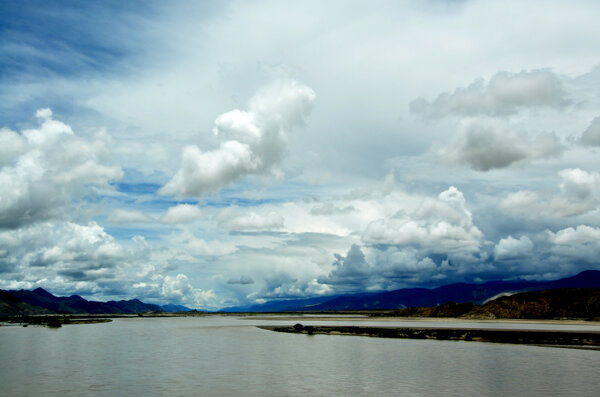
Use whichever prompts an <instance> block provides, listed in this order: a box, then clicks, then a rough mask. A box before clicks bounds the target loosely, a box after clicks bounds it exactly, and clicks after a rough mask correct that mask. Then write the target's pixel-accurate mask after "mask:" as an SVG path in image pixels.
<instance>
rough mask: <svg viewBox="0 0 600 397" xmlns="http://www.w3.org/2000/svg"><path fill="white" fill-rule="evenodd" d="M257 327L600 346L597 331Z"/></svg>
mask: <svg viewBox="0 0 600 397" xmlns="http://www.w3.org/2000/svg"><path fill="white" fill-rule="evenodd" d="M258 328H261V329H265V330H270V331H275V332H288V333H296V334H307V335H355V336H370V337H378V338H400V339H433V340H453V341H468V342H471V341H472V342H490V343H512V344H527V345H540V346H552V347H571V348H586V349H593V350H600V332H593V331H592V332H590V331H583V332H582V331H562V330H561V331H558V330H548V331H546V330H544V331H540V330H516V329H475V328H429V327H426V328H406V327H359V326H311V325H307V326H303V325H302V324H296V325H294V326H259V327H258Z"/></svg>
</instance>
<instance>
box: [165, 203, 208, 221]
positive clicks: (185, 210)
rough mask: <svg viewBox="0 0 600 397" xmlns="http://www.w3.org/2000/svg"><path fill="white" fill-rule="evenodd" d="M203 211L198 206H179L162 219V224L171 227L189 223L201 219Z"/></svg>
mask: <svg viewBox="0 0 600 397" xmlns="http://www.w3.org/2000/svg"><path fill="white" fill-rule="evenodd" d="M201 215H202V211H201V210H200V208H198V206H196V205H191V204H178V205H176V206H175V207H170V208H169V209H168V210H167V213H166V214H164V215H163V216H161V217H160V222H162V223H166V224H169V225H175V224H179V223H189V222H193V221H194V220H196V219H198V218H200V216H201Z"/></svg>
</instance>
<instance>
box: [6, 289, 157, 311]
mask: <svg viewBox="0 0 600 397" xmlns="http://www.w3.org/2000/svg"><path fill="white" fill-rule="evenodd" d="M162 311H163V309H161V307H160V306H157V305H151V304H147V303H143V302H141V301H139V300H137V299H132V300H121V301H109V302H96V301H88V300H86V299H84V298H82V297H81V296H79V295H72V296H69V297H58V296H54V295H52V294H51V293H49V292H48V291H46V290H45V289H43V288H36V289H34V290H33V291H28V290H23V289H22V290H18V291H3V290H0V315H4V316H13V315H18V314H50V313H57V314H117V313H146V312H162Z"/></svg>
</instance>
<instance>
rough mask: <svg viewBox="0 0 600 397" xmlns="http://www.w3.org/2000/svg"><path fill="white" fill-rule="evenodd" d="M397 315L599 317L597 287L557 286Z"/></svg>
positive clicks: (406, 311)
mask: <svg viewBox="0 0 600 397" xmlns="http://www.w3.org/2000/svg"><path fill="white" fill-rule="evenodd" d="M392 315H394V316H398V317H457V318H501V319H561V318H570V319H585V320H599V319H600V288H557V289H550V290H544V291H535V292H524V293H519V294H514V295H511V296H504V297H501V298H498V299H495V300H493V301H491V302H488V303H486V304H484V305H476V304H473V303H460V304H459V303H455V302H448V303H445V304H443V305H439V306H436V307H411V308H406V309H400V310H395V311H393V313H392Z"/></svg>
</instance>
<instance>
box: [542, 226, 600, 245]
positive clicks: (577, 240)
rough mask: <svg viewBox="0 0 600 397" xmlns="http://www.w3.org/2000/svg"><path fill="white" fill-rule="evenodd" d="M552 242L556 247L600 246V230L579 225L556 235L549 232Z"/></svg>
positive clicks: (560, 231)
mask: <svg viewBox="0 0 600 397" xmlns="http://www.w3.org/2000/svg"><path fill="white" fill-rule="evenodd" d="M548 234H549V235H550V241H551V242H552V243H554V244H556V245H576V244H589V243H591V244H596V245H598V244H600V228H597V227H591V226H587V225H579V226H577V227H576V228H572V227H568V228H566V229H562V230H559V231H558V232H556V233H552V232H550V231H549V232H548Z"/></svg>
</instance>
